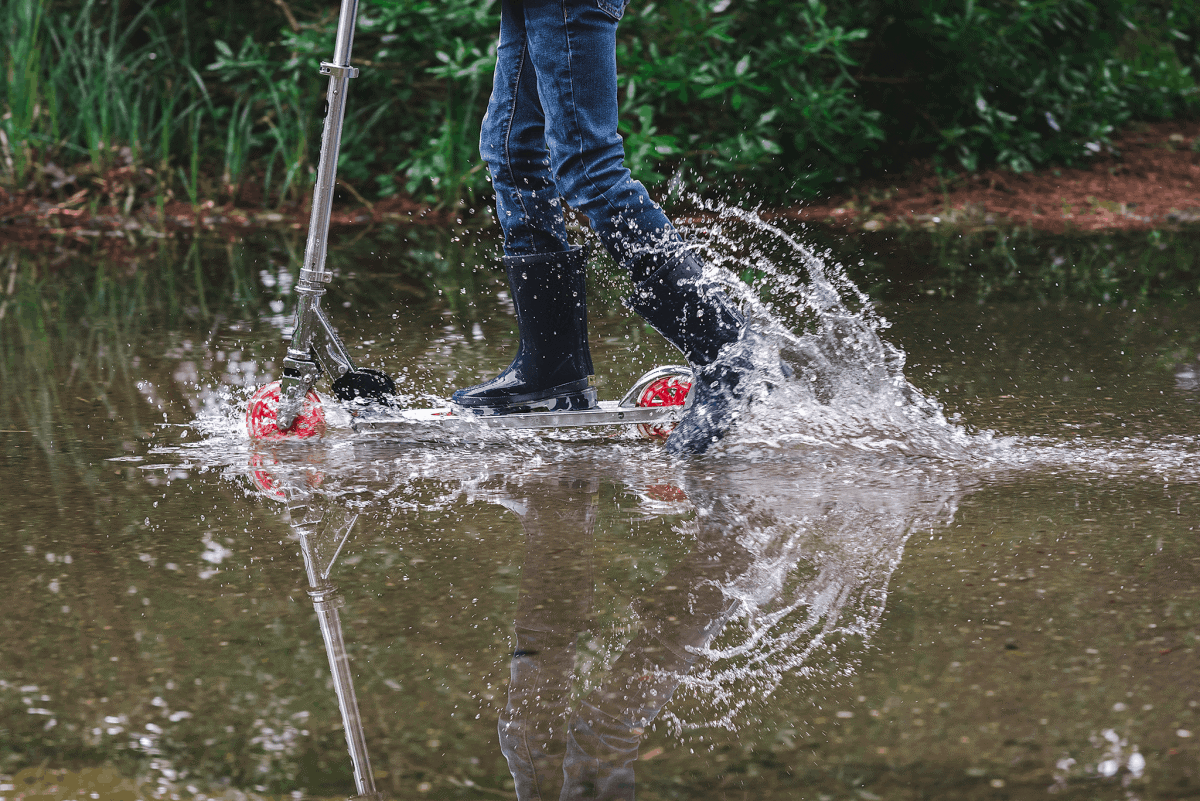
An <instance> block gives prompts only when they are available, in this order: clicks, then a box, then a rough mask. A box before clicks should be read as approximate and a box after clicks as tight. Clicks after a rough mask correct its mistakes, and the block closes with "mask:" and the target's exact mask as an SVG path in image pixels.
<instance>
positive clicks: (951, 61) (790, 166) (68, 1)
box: [0, 0, 1200, 206]
mask: <svg viewBox="0 0 1200 801" xmlns="http://www.w3.org/2000/svg"><path fill="white" fill-rule="evenodd" d="M52 2H53V5H51V3H52ZM251 6H252V7H250V8H247V7H246V4H245V3H244V2H241V0H207V2H206V3H205V4H204V5H203V7H201V6H200V5H199V4H188V3H187V2H186V0H158V2H157V3H149V4H142V5H138V4H117V3H109V4H108V5H107V6H106V9H107V10H106V11H105V13H103V14H102V13H100V11H99V9H100V0H11V2H9V3H6V4H5V7H4V8H5V11H4V12H3V16H2V18H0V25H3V33H4V34H5V36H4V40H3V42H2V43H0V64H2V65H3V73H2V76H0V132H2V133H3V134H4V139H3V140H0V150H2V151H3V152H2V153H0V156H3V158H2V159H0V173H2V175H3V180H4V182H5V183H7V184H8V185H10V186H20V185H22V184H23V183H24V182H25V181H26V180H28V179H29V177H30V175H31V173H30V169H31V167H30V165H31V164H34V163H36V162H38V161H41V162H44V161H47V160H49V159H51V158H55V157H58V154H62V153H70V152H74V153H78V154H88V156H89V157H90V158H91V159H92V160H93V161H94V162H96V163H97V169H100V167H102V166H103V165H102V162H104V161H105V159H109V158H111V156H110V155H107V154H111V153H113V152H115V151H114V147H115V146H118V145H122V146H130V148H131V150H132V151H133V152H134V154H135V155H134V161H138V160H139V159H141V160H144V161H147V162H148V163H149V164H150V165H151V166H153V167H156V168H157V170H158V175H159V179H160V182H161V186H160V191H167V190H169V189H170V186H171V184H172V182H175V183H176V185H178V186H180V187H181V188H182V191H184V192H186V194H188V195H189V196H191V197H192V198H193V199H195V198H197V197H198V195H199V194H203V193H204V192H205V191H208V192H210V193H222V194H225V195H227V196H228V197H237V195H238V192H239V191H240V188H241V186H242V185H243V183H244V182H245V181H246V180H247V177H248V176H251V175H252V176H254V177H255V178H256V180H259V181H260V182H261V184H262V188H263V190H264V191H263V198H264V202H267V201H269V200H278V201H282V200H285V199H287V198H292V199H296V198H298V197H299V196H300V195H302V194H303V193H304V192H306V191H307V182H308V181H309V180H310V176H311V172H312V166H313V163H314V161H315V158H316V152H315V151H316V147H317V142H318V141H319V137H318V136H317V134H316V126H317V125H318V120H319V115H320V108H321V104H322V101H323V96H324V92H325V84H326V82H325V80H324V79H322V78H321V77H320V76H319V75H318V73H317V64H318V63H319V62H320V61H321V60H323V59H327V58H328V57H329V55H330V54H331V53H332V43H333V35H334V30H335V27H336V22H337V20H336V14H335V13H334V8H333V6H331V5H330V4H328V3H326V2H321V3H318V2H316V0H292V2H291V3H290V5H289V3H288V2H287V0H278V2H277V3H276V4H275V5H271V4H266V3H260V4H251ZM499 9H500V5H499V3H498V2H497V1H496V0H367V2H365V3H364V4H363V6H362V8H361V17H360V22H359V27H358V33H357V37H356V41H355V47H354V53H355V63H356V64H358V65H359V66H361V67H362V68H363V70H362V77H360V78H359V79H357V80H356V81H354V82H353V83H352V84H351V95H350V98H349V100H350V102H349V106H348V115H347V122H346V129H345V134H344V138H343V146H342V153H341V159H340V172H339V176H340V177H341V178H342V179H343V180H344V181H345V182H347V183H349V184H350V185H352V186H357V187H359V188H360V189H361V190H362V192H363V193H367V194H372V193H373V194H376V195H383V196H386V195H389V194H392V193H394V192H397V191H401V190H403V191H406V192H409V193H411V194H414V195H416V196H418V197H421V198H424V199H427V200H431V201H435V202H439V203H441V204H444V205H457V204H463V205H468V206H475V205H479V204H480V203H481V202H483V201H484V200H485V198H484V197H483V196H484V195H486V194H487V193H488V188H487V176H486V173H485V171H484V169H483V166H482V164H481V163H480V160H479V156H478V153H477V143H478V131H479V122H480V119H481V117H482V113H483V111H484V108H485V106H486V102H487V98H488V93H489V90H490V86H491V79H492V72H493V66H494V59H495V38H496V31H497V29H498V27H499ZM285 23H286V24H285ZM167 30H170V31H173V32H174V31H180V30H181V31H182V33H183V35H182V36H181V37H180V36H171V37H168V36H167V35H166V34H165V33H164V31H167ZM189 31H194V32H196V33H195V35H191V36H189V33H188V32H189ZM1197 36H1200V7H1198V6H1197V4H1196V3H1195V2H1194V0H850V2H844V3H833V2H829V1H828V0H737V2H731V0H703V2H698V3H682V2H654V1H653V0H636V1H635V2H634V3H632V4H631V5H630V6H629V9H628V11H627V13H626V15H625V19H624V20H623V21H622V23H621V26H620V28H619V30H618V64H619V70H620V104H621V106H620V108H621V122H620V127H621V132H622V134H623V135H624V136H625V146H626V154H627V160H628V164H629V166H630V168H631V169H632V170H633V172H634V174H635V176H637V177H638V178H640V179H642V180H643V181H645V182H647V183H649V184H655V183H659V182H661V181H663V180H664V179H665V178H666V177H667V176H668V175H669V174H671V173H672V172H674V171H676V170H678V169H680V168H688V169H689V170H691V171H692V172H694V173H698V174H699V175H700V176H706V177H709V178H724V179H731V180H743V181H744V182H745V184H746V185H747V186H753V187H754V192H755V194H756V195H758V196H759V197H761V198H763V199H765V200H771V201H779V200H781V199H785V198H790V197H798V196H806V195H812V194H816V193H820V192H823V191H827V190H828V189H829V188H830V187H831V186H834V185H836V184H837V183H838V182H840V181H844V180H848V179H853V178H854V177H856V176H858V175H859V174H861V173H863V172H870V171H875V170H879V169H884V168H889V167H894V166H895V165H897V164H903V163H904V162H905V161H906V160H907V159H910V158H912V157H914V156H931V155H932V156H935V157H936V158H937V159H938V160H939V161H940V163H941V164H942V165H943V167H945V168H949V169H966V170H975V169H980V168H983V167H985V166H990V165H991V164H995V163H999V164H1001V165H1004V166H1007V167H1009V168H1011V169H1014V170H1018V171H1020V170H1028V169H1031V168H1033V167H1036V166H1038V165H1042V164H1046V163H1050V162H1059V163H1072V162H1078V161H1081V160H1084V159H1086V158H1088V157H1089V155H1090V154H1091V153H1094V152H1097V151H1098V150H1100V149H1102V148H1103V147H1104V146H1105V145H1106V143H1107V142H1108V140H1109V138H1110V136H1111V134H1112V132H1113V131H1114V130H1115V128H1116V127H1117V126H1120V125H1121V124H1123V123H1125V122H1127V121H1129V120H1132V119H1162V118H1171V117H1176V116H1180V115H1188V114H1194V113H1195V112H1196V110H1197V109H1198V108H1200V95H1198V94H1197V84H1196V80H1195V76H1194V73H1193V70H1194V69H1196V68H1197V67H1200V61H1198V60H1197V59H1198V57H1197V55H1196V44H1195V43H1196V37H1197ZM151 54H153V55H154V58H151ZM195 65H201V66H195ZM204 176H208V179H207V180H208V184H207V185H205V186H202V185H201V178H203V177H204ZM176 179H178V180H177V181H176Z"/></svg>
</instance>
